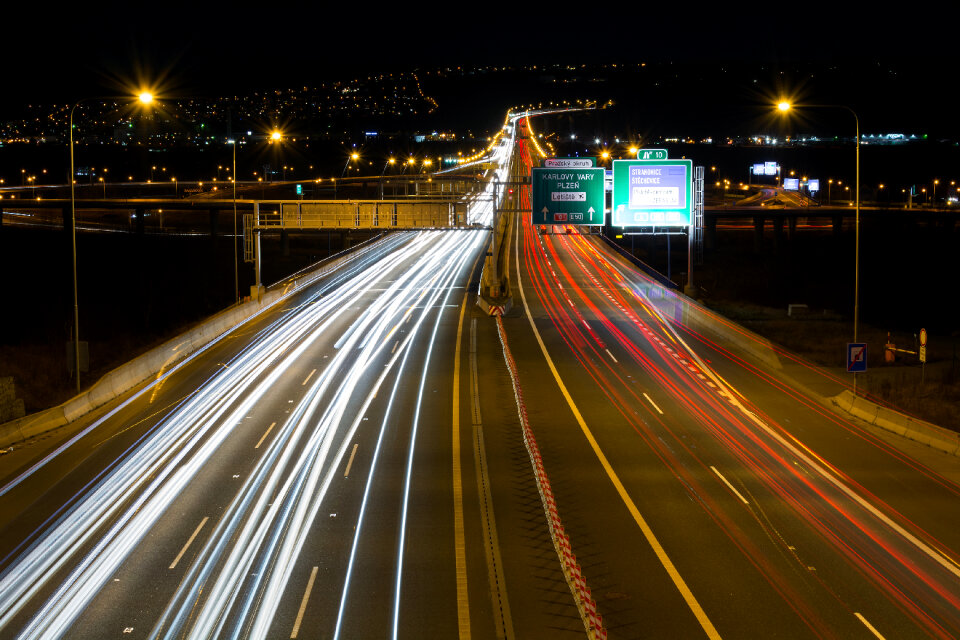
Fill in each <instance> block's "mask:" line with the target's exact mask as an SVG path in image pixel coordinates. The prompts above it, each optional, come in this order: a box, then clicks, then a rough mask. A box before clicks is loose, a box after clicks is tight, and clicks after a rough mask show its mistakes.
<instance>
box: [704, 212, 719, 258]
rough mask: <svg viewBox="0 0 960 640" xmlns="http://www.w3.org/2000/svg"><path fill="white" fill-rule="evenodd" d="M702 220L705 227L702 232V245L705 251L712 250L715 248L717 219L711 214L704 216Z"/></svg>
mask: <svg viewBox="0 0 960 640" xmlns="http://www.w3.org/2000/svg"><path fill="white" fill-rule="evenodd" d="M704 222H705V223H706V228H705V229H704V234H703V247H704V249H706V250H707V251H713V250H714V249H716V248H717V219H716V218H714V217H712V216H711V217H709V218H708V217H707V216H704Z"/></svg>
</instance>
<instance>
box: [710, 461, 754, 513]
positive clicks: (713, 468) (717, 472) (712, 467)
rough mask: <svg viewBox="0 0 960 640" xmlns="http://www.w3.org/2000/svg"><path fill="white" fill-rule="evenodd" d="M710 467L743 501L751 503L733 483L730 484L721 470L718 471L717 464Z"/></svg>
mask: <svg viewBox="0 0 960 640" xmlns="http://www.w3.org/2000/svg"><path fill="white" fill-rule="evenodd" d="M710 468H711V469H712V470H713V472H714V473H715V474H717V477H718V478H720V479H721V480H723V484H725V485H727V486H728V487H729V488H730V491H733V492H734V493H735V494H736V496H737V497H738V498H740V500H741V501H742V502H743V504H750V503H749V502H747V499H746V498H744V497H743V496H742V495H740V492H739V491H737V490H736V489H735V488H734V486H733V485H732V484H730V481H729V480H727V479H726V478H724V477H723V474H722V473H720V472H719V471H717V468H716V467H715V466H713V465H710Z"/></svg>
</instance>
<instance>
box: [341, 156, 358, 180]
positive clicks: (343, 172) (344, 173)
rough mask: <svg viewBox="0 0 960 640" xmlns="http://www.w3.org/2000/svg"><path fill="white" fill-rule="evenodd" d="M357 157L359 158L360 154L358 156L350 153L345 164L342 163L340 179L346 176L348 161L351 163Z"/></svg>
mask: <svg viewBox="0 0 960 640" xmlns="http://www.w3.org/2000/svg"><path fill="white" fill-rule="evenodd" d="M359 157H360V154H359V153H356V152H354V153H351V154H350V156H349V157H348V158H347V161H346V163H344V165H343V171H341V172H340V177H341V178H342V177H343V176H344V175H346V173H347V167H348V166H350V161H351V160H357V159H358V158H359Z"/></svg>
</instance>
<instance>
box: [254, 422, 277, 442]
mask: <svg viewBox="0 0 960 640" xmlns="http://www.w3.org/2000/svg"><path fill="white" fill-rule="evenodd" d="M275 426H277V423H276V422H271V423H270V426H269V427H267V430H266V431H265V432H264V434H263V435H262V436H260V442H258V443H257V446H255V447H254V449H259V448H260V445H262V444H263V441H264V440H266V439H267V436H268V435H270V432H271V431H273V428H274V427H275Z"/></svg>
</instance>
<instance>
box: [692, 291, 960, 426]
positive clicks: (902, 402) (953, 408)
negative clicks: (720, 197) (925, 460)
mask: <svg viewBox="0 0 960 640" xmlns="http://www.w3.org/2000/svg"><path fill="white" fill-rule="evenodd" d="M705 302H706V304H707V306H709V307H710V308H712V309H714V310H715V311H717V312H718V313H720V314H722V315H724V316H725V317H727V318H730V319H731V320H733V321H735V322H737V323H739V324H741V325H743V326H744V327H747V328H748V329H750V330H751V331H754V332H756V333H758V334H759V335H761V336H763V337H765V338H767V339H768V340H771V341H772V342H775V343H777V344H779V345H781V346H783V347H785V348H787V349H789V350H790V351H793V352H794V353H797V354H799V355H801V356H803V357H804V358H806V359H807V360H809V361H811V362H813V363H815V364H817V365H820V366H821V367H825V368H828V369H831V370H833V371H834V372H836V373H837V375H838V376H844V375H850V374H848V373H847V372H846V348H847V343H848V342H852V341H853V323H852V322H851V321H849V320H845V319H843V318H841V317H839V316H837V315H835V314H831V313H829V312H827V313H824V312H823V311H822V310H820V311H817V310H808V311H801V312H798V313H795V315H794V316H792V317H791V316H788V315H787V310H786V309H775V308H771V307H764V306H759V305H755V304H742V303H733V302H729V301H711V300H706V301H705ZM857 340H858V342H866V343H867V372H866V373H861V374H858V376H857V384H858V386H859V387H860V388H861V389H865V390H866V392H867V393H868V394H870V395H871V396H874V397H876V398H879V399H881V400H883V401H884V402H886V403H889V404H891V405H893V406H895V407H898V408H900V409H902V410H903V411H905V412H906V413H909V414H912V415H914V416H916V417H918V418H921V419H923V420H926V421H928V422H932V423H933V424H936V425H939V426H941V427H944V428H947V429H952V430H954V431H960V358H958V355H957V351H956V343H957V342H958V338H957V337H949V336H947V337H944V336H930V338H929V340H928V345H927V363H926V366H925V367H923V366H921V364H920V362H919V359H918V356H916V355H911V354H907V353H896V360H895V361H894V362H892V363H887V362H885V359H884V351H885V349H884V347H885V345H886V344H887V332H886V331H883V330H881V329H877V328H876V327H871V326H868V325H864V324H863V323H861V324H860V330H859V332H858V336H857ZM915 340H916V338H915V337H914V336H913V335H909V334H906V333H899V334H898V333H891V335H890V341H891V343H893V344H894V345H896V347H897V348H899V349H906V350H908V351H917V347H918V346H919V345H918V344H916V343H915Z"/></svg>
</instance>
